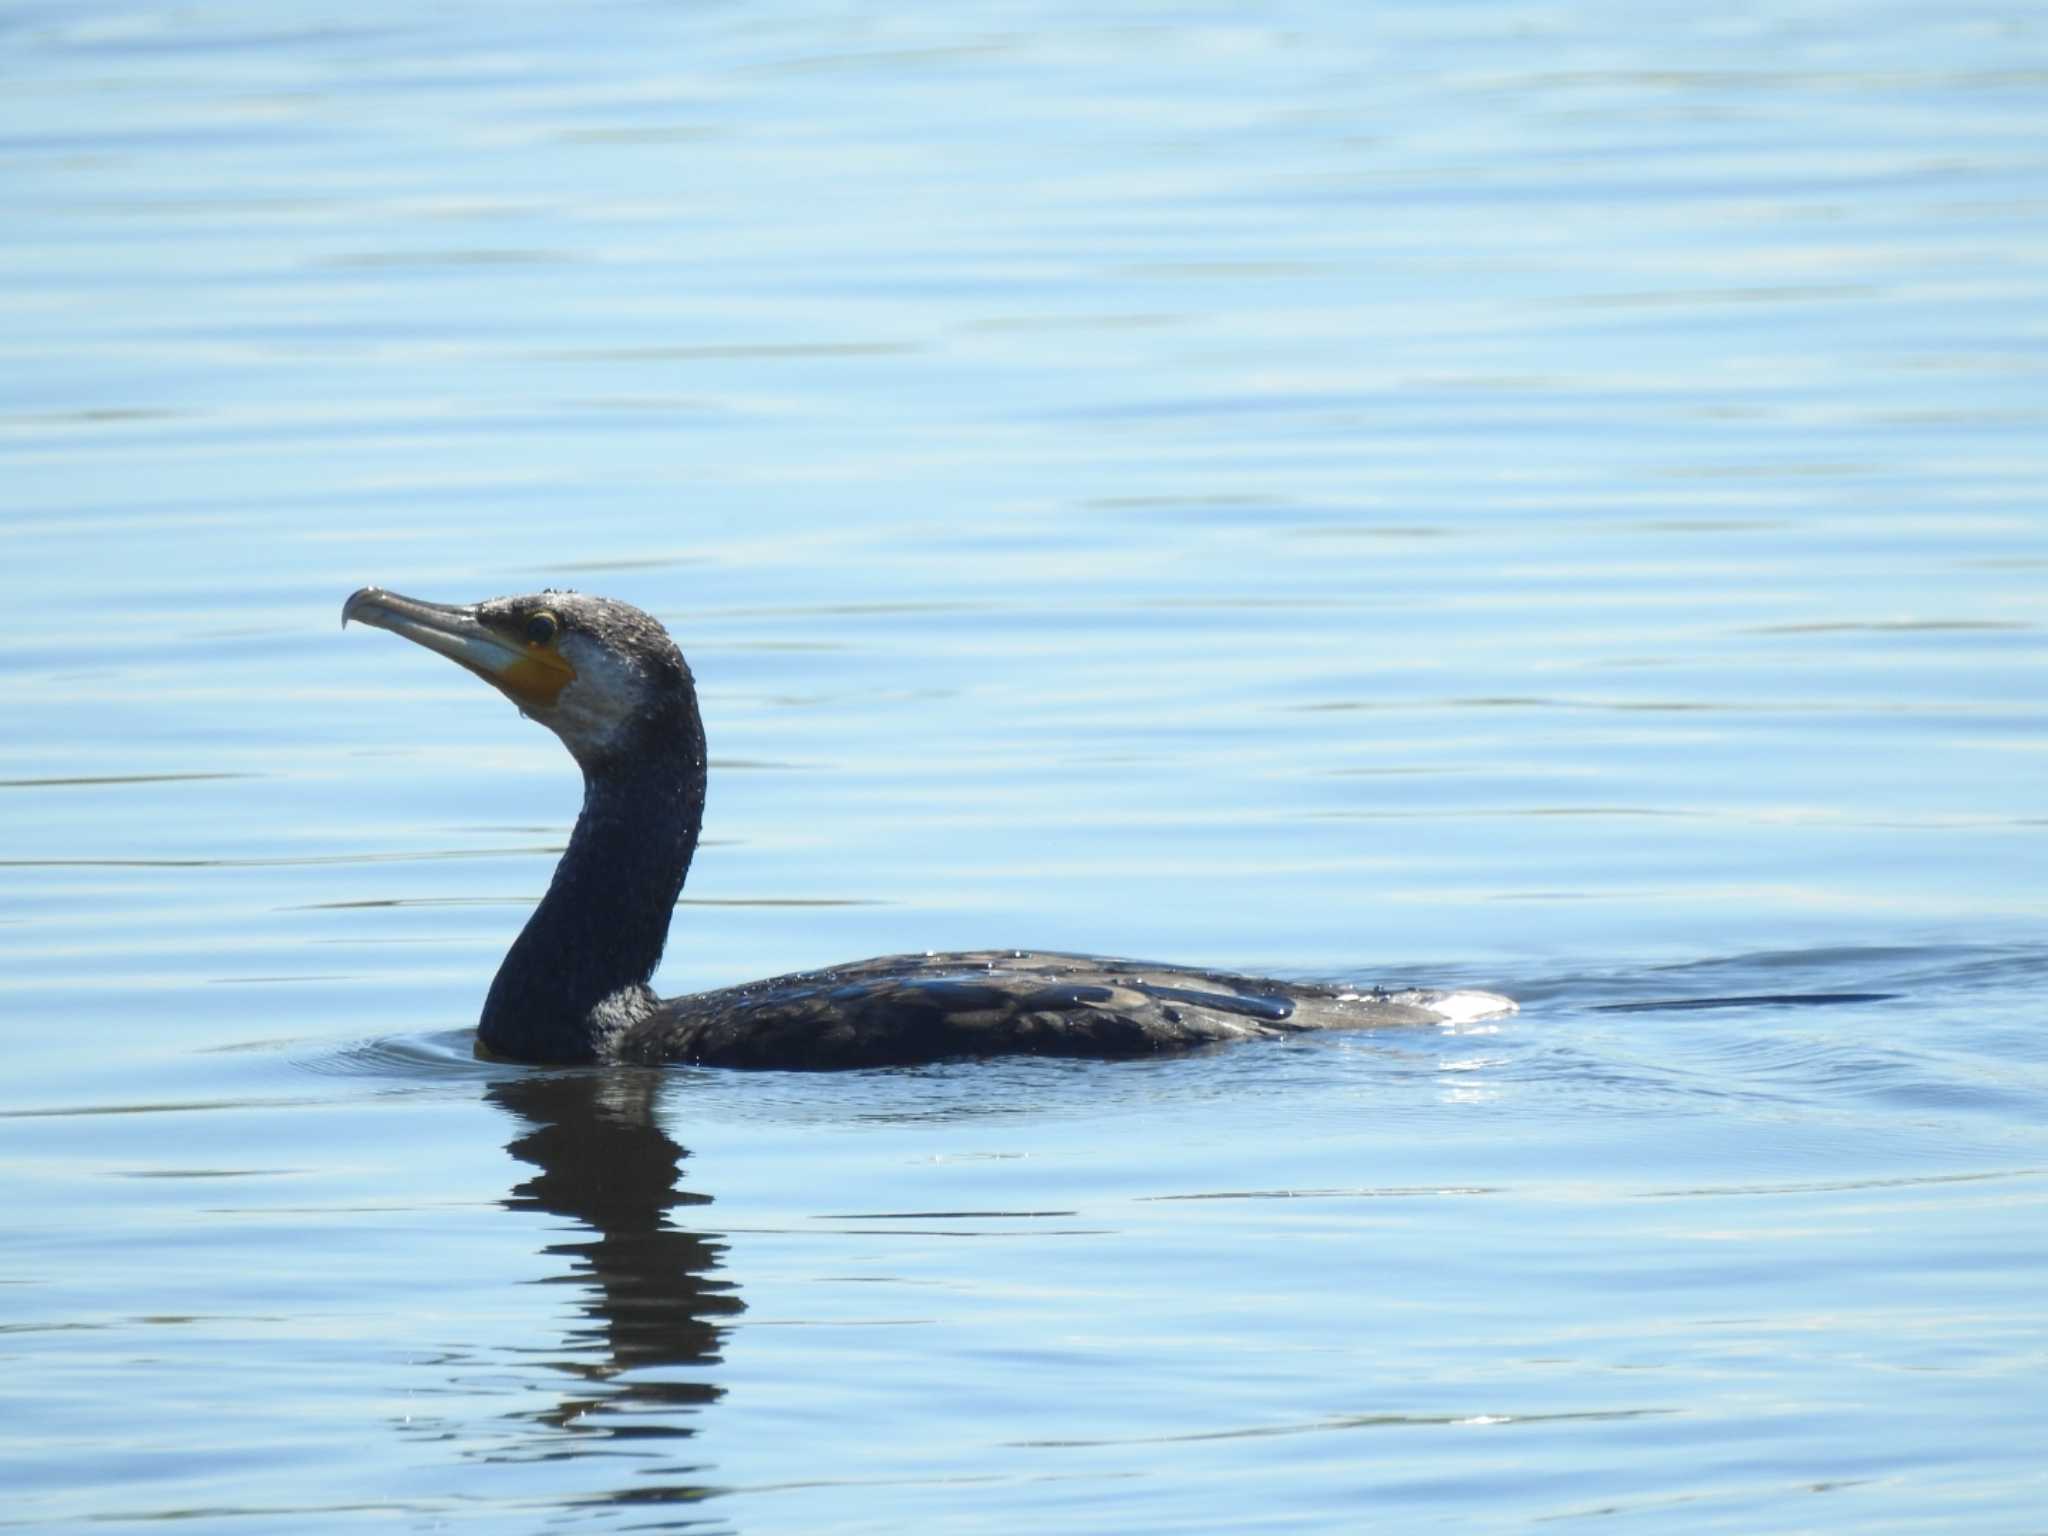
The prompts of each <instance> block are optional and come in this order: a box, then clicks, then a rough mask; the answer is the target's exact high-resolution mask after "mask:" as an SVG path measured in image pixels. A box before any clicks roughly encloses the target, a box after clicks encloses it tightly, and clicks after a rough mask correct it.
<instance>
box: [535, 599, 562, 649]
mask: <svg viewBox="0 0 2048 1536" xmlns="http://www.w3.org/2000/svg"><path fill="white" fill-rule="evenodd" d="M561 632H562V621H561V620H560V619H558V618H556V617H555V616H554V615H553V614H552V613H549V612H548V611H547V610H546V609H545V608H543V609H542V610H541V611H540V612H539V613H536V614H535V615H534V616H533V617H532V618H530V619H528V620H527V621H526V643H527V644H528V645H553V644H554V643H555V636H556V635H558V634H560V633H561Z"/></svg>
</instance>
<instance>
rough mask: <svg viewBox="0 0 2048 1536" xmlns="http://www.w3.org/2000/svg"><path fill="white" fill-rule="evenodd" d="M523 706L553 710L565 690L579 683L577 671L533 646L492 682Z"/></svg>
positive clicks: (552, 655)
mask: <svg viewBox="0 0 2048 1536" xmlns="http://www.w3.org/2000/svg"><path fill="white" fill-rule="evenodd" d="M491 681H492V682H494V683H496V684H497V685H498V686H499V687H500V688H502V689H504V690H505V692H507V693H509V694H510V695H511V696H512V697H513V699H514V700H516V701H517V702H518V703H520V704H521V705H524V706H526V707H529V708H534V709H548V708H552V707H553V705H554V702H555V700H556V699H557V698H559V697H561V693H562V690H563V689H564V688H566V687H568V686H569V685H570V684H571V683H573V682H575V681H576V669H575V668H574V667H572V666H570V665H569V663H568V662H567V661H565V660H563V658H562V657H561V655H560V654H559V653H557V652H555V651H551V650H547V649H544V648H543V647H541V646H537V645H531V646H528V647H527V648H526V654H525V655H524V656H522V657H520V658H519V659H518V660H517V661H515V662H513V663H512V664H511V665H510V666H508V667H506V668H505V670H504V671H502V672H500V673H499V674H498V675H497V676H496V677H493V678H492V679H491Z"/></svg>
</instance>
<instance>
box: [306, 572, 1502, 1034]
mask: <svg viewBox="0 0 2048 1536" xmlns="http://www.w3.org/2000/svg"><path fill="white" fill-rule="evenodd" d="M350 619H355V620H357V621H359V622H361V623H364V624H369V625H373V626H375V627H376V628H378V629H388V630H390V631H391V632H392V633H393V634H397V635H403V636H404V637H405V638H406V639H408V640H411V641H414V642H416V643H417V644H420V645H423V646H425V647H426V648H427V649H428V650H431V651H438V652H439V653H440V654H441V655H443V656H446V657H448V658H449V659H450V660H452V661H455V662H458V663H460V664H461V665H462V666H465V667H467V668H468V669H469V670H470V671H472V672H474V673H476V675H477V676H479V677H481V678H483V679H484V681H485V682H487V683H490V684H491V685H492V686H493V687H495V688H496V689H498V691H499V692H501V693H503V694H504V695H505V696H506V697H507V698H509V699H510V700H511V701H512V702H513V703H514V704H516V705H518V706H519V710H520V713H522V714H524V715H526V716H527V717H528V718H529V719H532V720H537V721H539V722H540V723H541V724H542V725H545V726H546V727H547V728H548V729H549V730H551V731H553V732H554V733H555V734H556V735H557V736H558V737H560V738H561V740H562V744H563V745H564V746H566V747H567V748H568V749H569V752H570V755H572V756H573V757H574V758H575V759H576V761H577V764H578V765H579V766H580V767H581V768H582V770H583V810H582V813H581V814H580V815H579V816H578V817H577V818H576V826H575V830H574V831H573V832H571V833H570V835H569V846H568V848H567V849H566V850H565V851H564V852H563V854H562V860H561V863H560V864H558V865H557V866H556V868H555V876H554V879H553V881H552V882H551V883H550V884H549V886H548V889H547V894H546V895H544V896H543V897H542V898H541V900H540V905H539V906H538V907H536V908H535V909H534V912H533V915H532V916H531V917H530V918H528V919H527V922H526V926H525V928H524V929H522V930H521V931H520V934H519V937H518V938H517V939H515V940H514V941H513V943H512V948H511V949H510V951H508V952H507V954H506V956H505V960H504V963H503V964H502V965H501V966H500V967H499V968H498V974H497V978H496V979H495V980H494V981H493V982H492V983H491V990H490V992H489V994H488V995H487V996H486V998H485V1000H484V1007H483V1015H482V1017H481V1019H480V1020H479V1021H478V1025H477V1036H478V1040H479V1042H480V1043H481V1045H482V1046H483V1047H484V1048H485V1049H486V1050H488V1051H490V1052H492V1053H494V1054H496V1055H499V1056H504V1057H510V1058H512V1059H515V1060H519V1061H532V1062H608V1061H609V1062H633V1063H640V1064H657V1063H664V1062H694V1063H700V1064H703V1065H708V1066H730V1067H779V1068H791V1069H812V1070H816V1069H826V1068H839V1067H869V1066H895V1065H906V1064H910V1063H916V1062H928V1061H936V1060H940V1059H943V1058H946V1057H960V1056H1000V1055H1039V1056H1091V1057H1104V1058H1112V1057H1131V1056H1150V1055H1156V1054H1160V1053H1162V1052H1169V1051H1181V1050H1188V1049H1192V1048H1196V1047H1200V1046H1205V1045H1214V1044H1218V1043H1221V1042H1224V1041H1230V1040H1243V1039H1251V1038H1259V1037H1270V1036H1276V1035H1285V1034H1292V1033H1298V1032H1302V1031H1306V1030H1318V1029H1360V1028H1370V1027H1373V1026H1382V1025H1400V1024H1411V1025H1412V1024H1446V1023H1461V1022H1464V1021H1467V1020H1472V1019H1479V1018H1486V1017H1491V1016H1493V1015H1496V1014H1502V1013H1511V1012H1513V1011H1514V1007H1515V1005H1514V1004H1513V1003H1512V1002H1510V1001H1508V1000H1507V999H1506V998H1504V997H1497V996H1495V995H1494V994H1492V993H1489V992H1449V993H1445V992H1424V991H1402V992H1385V991H1381V990H1379V989H1377V988H1375V989H1372V990H1369V991H1360V990H1357V989H1352V988H1344V987H1333V986H1314V985H1304V984H1298V983H1292V982H1280V981H1265V980H1261V979H1258V978H1255V977H1249V976H1235V975H1231V974H1229V973H1227V972H1221V971H1199V970H1187V969H1183V968H1180V967H1176V966H1162V965H1150V964H1143V963H1140V962H1138V961H1134V960H1106V959H1099V958H1095V957H1092V956H1086V955H1065V954H1052V953H1032V952H1026V951H1022V950H989V951H976V952H973V953H965V954H943V955H930V954H927V955H898V956H891V957H889V958H886V959H880V960H865V961H861V962H859V963H858V964H854V965H842V966H833V967H831V968H829V969H826V970H820V971H803V972H798V973H795V974H792V975H788V976H777V977H775V978H773V979H771V980H768V981H760V982H752V983H749V984H747V985H745V986H738V987H727V988H723V989H721V990H719V991H716V992H699V993H695V994H692V995H690V996H686V997H676V998H669V999H667V1000H665V1001H664V1000H663V999H660V998H657V997H656V996H655V995H654V993H653V991H652V990H650V989H649V987H648V984H647V983H648V980H649V978H651V977H652V976H653V975H654V968H655V966H656V964H657V963H658V962H659V961H660V959H661V951H662V946H663V945H664V944H665V943H666V942H667V940H668V925H669V918H670V916H671V915H672V913H673V912H674V910H675V904H676V898H677V896H678V895H679V894H680V893H681V891H682V888H683V878H684V876H685V875H686V874H687V873H688V872H689V868H690V858H691V855H692V854H693V853H695V851H696V848H697V833H698V829H699V828H700V827H701V825H702V824H703V818H704V783H705V757H704V726H703V722H702V720H701V718H700V717H699V715H698V713H697V690H696V686H695V684H694V682H693V680H692V678H691V676H690V669H689V666H688V665H687V664H686V663H685V662H684V660H683V656H682V653H681V652H680V651H678V650H677V649H676V646H675V642H674V641H673V640H671V639H670V638H669V636H668V632H667V631H666V630H664V629H663V628H662V627H661V625H660V624H659V623H658V622H656V621H655V620H654V619H653V618H652V617H650V616H649V615H647V614H645V613H642V612H641V611H640V610H639V609H638V608H634V607H631V606H629V605H628V604H625V603H621V602H615V601H613V600H612V599H609V598H602V597H590V596H586V595H583V594H581V593H575V592H557V591H546V592H540V593H536V594H534V595H532V596H530V597H500V598H493V599H491V600H490V601H489V602H483V603H472V604H468V605H463V606H454V605H449V604H443V603H427V602H421V601H419V600H418V599H416V598H410V597H401V596H399V595H398V594H397V593H395V592H386V591H384V590H382V589H381V588H377V587H365V588H363V589H362V590H361V591H359V592H357V593H355V594H354V595H353V596H351V597H350V598H349V600H348V601H347V603H345V604H344V605H343V606H342V610H341V621H342V623H343V625H346V624H347V623H348V621H349V620H350Z"/></svg>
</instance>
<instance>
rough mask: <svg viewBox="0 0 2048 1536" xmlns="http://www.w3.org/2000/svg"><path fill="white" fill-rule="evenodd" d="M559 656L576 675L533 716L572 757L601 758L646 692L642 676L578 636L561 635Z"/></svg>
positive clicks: (581, 636) (599, 647) (610, 653)
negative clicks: (547, 707)
mask: <svg viewBox="0 0 2048 1536" xmlns="http://www.w3.org/2000/svg"><path fill="white" fill-rule="evenodd" d="M562 655H563V656H564V657H565V658H567V660H568V663H569V665H570V666H572V667H574V668H575V669H576V680H575V681H574V682H572V683H570V684H569V686H568V687H566V688H564V689H563V690H562V691H561V693H560V694H558V695H557V696H556V698H555V704H554V708H552V709H550V710H548V711H547V713H545V714H537V715H535V716H534V718H535V719H537V720H539V721H540V722H541V724H543V725H545V726H547V727H548V729H549V730H551V731H553V732H554V733H555V734H556V735H557V736H559V737H561V738H562V741H563V744H564V745H566V746H567V747H568V749H569V750H570V751H571V752H573V753H574V754H575V755H576V756H577V757H579V758H585V757H601V756H603V755H604V754H605V752H607V751H608V750H609V749H610V748H611V747H612V746H613V745H614V744H615V743H616V742H618V741H619V740H620V738H621V737H622V736H623V734H624V732H625V729H626V725H627V722H628V721H630V720H631V719H632V717H633V711H634V709H635V708H636V706H637V705H638V704H639V702H640V700H641V699H643V698H644V697H645V696H646V691H647V680H646V678H644V677H642V676H641V675H640V673H639V671H638V670H637V669H635V668H634V667H632V666H630V665H628V664H627V663H625V662H623V661H621V660H620V659H619V656H618V655H617V653H616V652H613V651H610V650H607V649H606V648H605V647H604V646H601V645H599V644H597V643H596V642H595V641H593V640H591V639H589V638H588V637H586V636H583V635H574V634H571V635H564V636H563V637H562Z"/></svg>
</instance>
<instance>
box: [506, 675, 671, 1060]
mask: <svg viewBox="0 0 2048 1536" xmlns="http://www.w3.org/2000/svg"><path fill="white" fill-rule="evenodd" d="M582 766H583V811H582V814H581V815H579V816H578V817H577V818H576V827H575V830H574V831H573V832H571V833H570V835H569V846H568V848H567V849H566V850H565V851H564V852H563V854H562V861H561V863H560V864H558V865H556V866H555V878H554V880H553V882H552V883H551V884H550V885H549V886H548V891H547V894H546V895H545V896H543V897H542V898H541V902H540V905H539V906H538V907H536V908H535V909H534V912H533V916H532V917H530V918H528V919H527V922H526V927H525V928H524V929H522V930H521V931H520V934H519V937H518V938H517V939H515V940H514V941H513V943H512V948H511V949H510V951H508V952H507V954H506V956H505V962H504V964H503V965H501V966H500V967H499V968H498V975H497V979H496V980H494V981H493V982H492V983H491V991H490V995H489V996H488V997H487V998H486V999H485V1000H484V1011H483V1018H482V1020H481V1021H480V1022H479V1024H478V1026H477V1033H478V1036H479V1038H481V1040H482V1041H483V1043H484V1045H485V1046H487V1047H488V1048H489V1049H491V1050H493V1051H495V1052H497V1053H499V1054H500V1055H505V1056H511V1057H515V1058H517V1059H519V1060H521V1061H549V1062H577V1061H594V1060H597V1059H600V1058H601V1057H602V1056H603V1055H604V1054H605V1047H606V1045H607V1043H608V1042H609V1040H610V1039H611V1038H612V1037H613V1036H614V1035H616V1034H618V1033H619V1032H620V1031H622V1030H624V1029H626V1028H627V1027H629V1026H630V1025H632V1024H634V1023H636V1022H637V1021H638V1020H640V1019H642V1018H645V1017H646V1016H647V1015H648V1014H649V1013H651V1012H652V1011H653V1009H654V1007H655V997H654V994H653V992H652V991H650V990H649V988H648V986H647V982H648V979H649V978H650V977H651V976H653V974H654V968H655V966H656V965H657V964H659V963H660V961H661V951H662V946H663V945H664V944H666V943H667V942H668V925H669V918H670V917H671V916H672V915H673V913H674V911H675V904H676V897H677V896H678V895H679V894H681V892H682V888H683V877H684V876H685V875H687V874H688V873H689V869H690V856H691V854H693V853H694V852H695V851H696V848H697V832H698V829H699V827H700V826H701V825H702V824H703V819H704V727H703V723H702V721H701V720H700V719H699V717H698V714H697V706H696V701H695V700H694V699H686V700H683V701H678V702H677V703H676V704H674V705H673V706H670V707H664V708H663V709H662V710H661V711H660V712H659V713H658V714H657V715H655V716H652V717H648V718H645V719H643V720H641V721H639V722H637V723H636V728H635V729H634V731H633V733H632V745H631V746H630V747H629V748H627V749H626V750H623V751H619V752H614V753H611V754H608V755H607V756H606V757H604V758H603V759H602V760H598V761H591V762H585V763H583V765H582Z"/></svg>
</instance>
